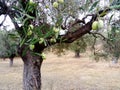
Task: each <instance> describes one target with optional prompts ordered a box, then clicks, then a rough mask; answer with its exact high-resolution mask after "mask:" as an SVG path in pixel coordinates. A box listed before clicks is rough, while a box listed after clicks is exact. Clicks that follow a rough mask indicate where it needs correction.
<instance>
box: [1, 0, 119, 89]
mask: <svg viewBox="0 0 120 90" xmlns="http://www.w3.org/2000/svg"><path fill="white" fill-rule="evenodd" d="M71 2H72V3H71ZM98 4H99V1H93V0H90V1H89V0H86V1H83V0H34V1H33V0H13V1H11V0H0V15H3V14H4V15H5V16H6V15H8V16H9V17H10V18H11V20H12V22H13V24H14V26H15V30H16V31H17V32H18V34H19V36H20V43H19V47H18V54H19V55H20V57H21V58H22V60H23V63H24V71H23V90H41V71H40V69H41V65H42V62H43V59H44V54H43V51H44V49H45V48H47V47H49V46H52V45H55V44H57V43H72V42H73V41H75V40H77V39H78V38H80V37H82V36H83V35H85V34H87V33H91V31H92V28H93V29H95V28H96V29H97V28H98V24H96V23H95V24H94V25H93V22H94V21H97V20H98V19H99V18H101V17H104V16H105V15H106V14H107V13H108V12H109V11H111V10H112V9H113V8H115V9H118V8H119V5H117V7H116V6H115V7H113V6H110V7H107V8H99V9H98V8H97V7H98V6H99V5H98ZM100 9H101V10H100ZM83 12H85V13H84V15H83V17H81V15H82V13H83ZM80 13H81V14H80ZM5 16H4V17H5ZM71 17H72V18H74V22H73V23H70V20H69V19H70V18H71ZM78 17H81V19H79V18H78ZM88 18H89V20H86V19H88ZM78 23H79V24H80V26H79V27H78V28H76V30H72V27H74V26H75V25H76V24H78Z"/></svg>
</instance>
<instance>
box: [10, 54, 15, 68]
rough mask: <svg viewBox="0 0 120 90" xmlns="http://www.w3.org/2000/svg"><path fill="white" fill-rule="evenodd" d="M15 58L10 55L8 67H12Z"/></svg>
mask: <svg viewBox="0 0 120 90" xmlns="http://www.w3.org/2000/svg"><path fill="white" fill-rule="evenodd" d="M14 57H15V54H12V55H11V56H10V57H9V59H10V62H9V66H10V67H12V66H13V59H14Z"/></svg>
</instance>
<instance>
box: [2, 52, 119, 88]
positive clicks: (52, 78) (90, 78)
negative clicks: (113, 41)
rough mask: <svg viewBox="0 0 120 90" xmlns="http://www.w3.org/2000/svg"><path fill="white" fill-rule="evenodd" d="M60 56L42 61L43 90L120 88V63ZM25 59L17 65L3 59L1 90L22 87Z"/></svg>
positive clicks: (69, 53)
mask: <svg viewBox="0 0 120 90" xmlns="http://www.w3.org/2000/svg"><path fill="white" fill-rule="evenodd" d="M67 53H68V54H67V55H65V56H62V57H57V56H56V55H53V54H52V53H49V54H47V60H45V61H44V62H43V65H42V70H41V71H42V90H120V67H119V64H118V67H109V62H105V61H103V62H98V63H96V62H95V61H92V60H91V58H88V57H87V56H85V55H84V54H82V56H81V58H73V56H74V54H73V53H71V52H67ZM22 64H23V63H22V60H20V59H19V58H16V59H15V61H14V66H13V67H12V68H10V67H9V61H8V60H6V61H1V60H0V90H22V69H23V66H22Z"/></svg>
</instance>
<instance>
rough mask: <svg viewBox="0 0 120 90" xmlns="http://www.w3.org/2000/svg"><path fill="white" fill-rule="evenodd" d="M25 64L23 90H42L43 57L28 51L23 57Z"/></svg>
mask: <svg viewBox="0 0 120 90" xmlns="http://www.w3.org/2000/svg"><path fill="white" fill-rule="evenodd" d="M22 60H23V62H24V71H23V90H41V71H40V69H41V65H42V61H43V60H42V57H41V56H36V55H33V54H32V53H31V51H27V52H26V55H24V56H22Z"/></svg>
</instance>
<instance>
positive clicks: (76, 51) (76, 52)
mask: <svg viewBox="0 0 120 90" xmlns="http://www.w3.org/2000/svg"><path fill="white" fill-rule="evenodd" d="M75 57H76V58H79V57H80V51H79V50H75Z"/></svg>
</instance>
